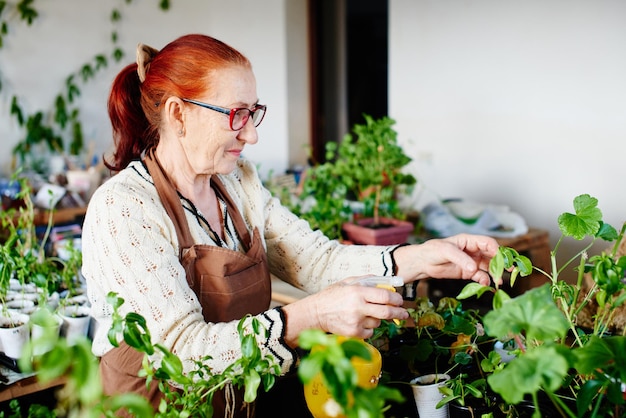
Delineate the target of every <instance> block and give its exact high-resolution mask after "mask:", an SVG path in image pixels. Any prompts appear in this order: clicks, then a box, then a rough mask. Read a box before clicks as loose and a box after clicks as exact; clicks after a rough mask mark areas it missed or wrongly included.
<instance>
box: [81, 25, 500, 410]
mask: <svg viewBox="0 0 626 418" xmlns="http://www.w3.org/2000/svg"><path fill="white" fill-rule="evenodd" d="M108 108H109V116H110V119H111V123H112V127H113V134H114V142H115V152H114V154H113V157H112V158H113V159H112V161H108V162H107V164H108V166H109V168H110V169H111V170H113V171H115V172H116V174H115V175H114V176H113V177H112V178H111V179H110V180H108V181H107V182H106V183H104V184H103V185H102V186H101V187H100V188H99V189H98V190H97V191H96V192H95V194H94V195H93V197H92V198H91V200H90V203H89V208H88V211H87V215H86V218H85V223H84V231H83V263H84V266H83V274H84V276H85V277H86V279H87V285H88V292H89V298H90V301H91V304H92V314H93V316H94V318H95V319H96V320H97V321H98V323H99V328H98V332H97V333H96V335H95V337H94V341H93V351H94V353H95V354H96V355H98V356H101V363H100V364H101V366H100V367H101V371H102V376H103V380H104V386H105V391H106V392H107V393H118V392H128V391H135V392H138V393H142V394H144V395H145V396H147V397H149V398H150V399H151V400H153V401H154V402H157V401H158V398H159V392H158V389H157V388H156V385H153V387H152V388H151V389H150V390H147V389H146V387H145V386H146V385H145V381H144V380H142V379H140V378H139V377H137V371H138V370H139V369H140V368H141V358H142V357H141V355H140V354H139V353H137V352H135V351H134V350H132V349H130V348H129V347H128V346H125V345H124V344H123V343H122V344H121V346H120V347H119V348H114V347H113V346H112V345H111V344H110V343H109V342H108V340H107V337H106V333H107V330H108V329H109V327H110V325H111V308H110V306H108V305H107V303H106V295H107V293H109V292H116V293H117V294H119V295H120V296H121V297H122V298H124V299H125V300H126V303H125V304H124V305H123V306H122V310H124V309H125V310H126V311H133V312H137V313H139V314H141V315H143V316H144V317H145V318H146V320H147V325H148V327H149V329H150V331H151V334H152V338H153V340H154V342H159V343H160V344H163V345H165V346H166V347H168V348H169V349H170V350H172V351H173V352H174V353H176V354H177V355H178V356H179V357H180V358H182V359H199V358H201V357H204V356H207V355H210V356H211V357H212V360H211V361H210V362H211V364H210V365H211V367H212V368H213V369H214V370H216V371H221V370H223V369H224V368H225V367H226V366H227V365H228V364H229V363H231V362H232V360H233V359H235V358H237V357H238V356H239V351H240V347H239V338H238V333H237V322H238V320H239V319H240V318H242V317H244V316H245V315H247V314H252V315H255V316H256V318H258V319H259V320H260V321H261V322H262V323H263V324H264V325H265V326H266V328H267V329H268V330H269V336H268V337H267V338H260V337H259V338H260V340H259V344H260V346H261V347H262V349H263V350H264V351H265V352H267V353H271V354H273V355H274V356H275V358H276V359H278V361H279V363H280V367H281V369H282V372H283V373H284V374H287V373H288V372H290V371H292V370H293V368H294V367H295V365H296V363H297V359H298V356H297V351H296V348H297V346H298V335H299V334H300V333H301V332H302V331H303V330H305V329H308V328H319V329H322V330H324V331H327V332H330V333H336V334H341V335H346V336H354V337H360V338H367V337H369V336H371V335H372V332H373V329H374V328H376V327H377V326H379V324H380V321H381V319H392V318H400V319H403V318H407V317H408V314H407V312H406V310H405V309H404V308H403V307H402V303H403V300H402V297H401V295H399V294H397V293H394V292H390V291H388V290H385V289H379V288H375V287H362V286H346V284H348V283H350V282H351V281H353V280H354V278H355V277H359V276H365V275H378V276H390V275H397V276H401V277H402V278H403V279H404V281H405V282H410V281H414V280H419V279H424V278H429V277H435V278H437V277H438V278H453V277H456V278H462V279H471V280H475V281H478V282H482V283H487V282H488V281H489V280H490V279H489V276H488V274H487V272H486V271H487V269H488V262H489V259H490V257H491V256H493V255H494V254H495V252H496V251H497V247H498V245H497V243H496V241H494V240H493V239H491V238H488V237H481V236H470V235H459V236H455V237H451V238H448V239H442V240H430V241H428V242H426V243H424V244H421V245H404V246H356V245H352V246H351V245H342V244H340V243H339V242H337V241H332V240H329V239H328V238H326V237H325V236H323V235H322V234H321V233H320V232H319V231H312V230H311V229H310V227H309V225H308V223H307V222H305V221H303V220H301V219H299V218H298V217H296V216H295V215H294V214H292V213H291V212H289V211H288V210H287V209H286V208H284V207H283V206H281V204H280V203H279V201H278V200H277V199H275V198H273V197H272V196H271V195H270V193H269V192H268V191H267V190H266V189H265V188H264V187H263V185H262V183H261V181H260V180H259V177H258V175H257V172H256V171H255V167H254V165H253V164H252V163H251V162H249V161H246V160H245V159H244V158H242V156H241V154H242V152H243V150H244V148H245V147H246V145H254V144H256V143H257V141H258V139H259V138H258V133H257V130H256V127H257V126H258V125H259V124H260V123H261V122H262V121H263V117H264V116H265V113H266V110H267V108H266V106H265V105H264V104H262V103H261V102H260V101H259V98H258V97H257V92H256V81H255V77H254V74H253V72H252V68H251V65H250V62H249V61H248V60H247V59H246V58H245V57H244V56H243V55H242V54H241V53H239V52H238V51H236V50H235V49H233V48H232V47H230V46H228V45H226V44H224V43H222V42H220V41H218V40H216V39H214V38H211V37H209V36H204V35H187V36H183V37H181V38H178V39H176V40H174V41H173V42H171V43H170V44H168V45H167V46H165V47H164V48H163V49H162V50H160V51H157V50H155V49H152V48H150V47H147V46H145V45H140V46H139V47H138V53H137V63H133V64H131V65H128V66H127V67H126V68H124V69H123V70H122V71H121V72H120V74H119V75H118V76H117V77H116V79H115V80H114V82H113V85H112V88H111V93H110V97H109V105H108ZM270 273H272V274H274V275H275V276H276V277H278V278H280V279H282V280H284V281H286V282H288V283H290V284H292V285H294V286H296V287H298V288H300V289H303V290H305V291H306V292H308V293H309V294H310V296H308V297H306V298H303V299H301V300H299V301H297V302H294V303H291V304H289V305H286V306H283V307H278V308H274V309H270V295H271V286H270ZM122 313H125V312H122ZM188 363H189V367H191V363H192V362H188ZM155 405H156V403H155ZM217 408H218V410H216V416H219V415H220V414H223V410H222V411H220V410H219V409H220V407H219V406H218V407H217ZM248 412H249V411H248Z"/></svg>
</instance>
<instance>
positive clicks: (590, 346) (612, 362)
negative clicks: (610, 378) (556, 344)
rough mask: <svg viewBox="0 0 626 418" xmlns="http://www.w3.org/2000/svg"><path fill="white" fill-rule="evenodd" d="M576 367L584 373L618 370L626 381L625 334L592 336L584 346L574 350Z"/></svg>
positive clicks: (621, 377)
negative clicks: (601, 336) (602, 336)
mask: <svg viewBox="0 0 626 418" xmlns="http://www.w3.org/2000/svg"><path fill="white" fill-rule="evenodd" d="M573 353H574V356H575V359H576V360H575V367H576V369H577V370H578V371H579V372H580V373H582V374H593V373H596V372H597V371H598V370H604V371H605V372H609V371H611V370H614V371H616V373H617V375H619V376H620V379H622V380H623V381H626V338H625V337H623V336H614V337H604V338H600V337H598V336H595V335H594V336H592V337H591V338H590V340H589V341H588V342H587V344H585V345H584V346H583V347H579V348H577V349H575V350H574V351H573Z"/></svg>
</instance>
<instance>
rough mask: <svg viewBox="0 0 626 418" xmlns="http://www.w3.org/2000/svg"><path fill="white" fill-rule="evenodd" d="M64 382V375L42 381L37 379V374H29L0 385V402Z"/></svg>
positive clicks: (57, 385) (60, 384)
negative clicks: (10, 382)
mask: <svg viewBox="0 0 626 418" xmlns="http://www.w3.org/2000/svg"><path fill="white" fill-rule="evenodd" d="M64 383H65V378H64V377H61V378H58V379H53V380H51V381H49V382H45V383H42V382H39V381H38V380H37V376H30V377H27V378H26V379H22V380H18V381H17V382H15V383H12V384H10V385H7V386H0V402H4V401H8V400H10V399H14V398H19V397H22V396H26V395H30V394H33V393H36V392H41V391H43V390H47V389H51V388H55V387H60V386H62V385H63V384H64Z"/></svg>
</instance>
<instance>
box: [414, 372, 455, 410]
mask: <svg viewBox="0 0 626 418" xmlns="http://www.w3.org/2000/svg"><path fill="white" fill-rule="evenodd" d="M449 379H450V376H449V375H447V374H427V375H424V376H420V377H416V378H415V379H413V380H411V381H410V384H411V389H412V390H413V397H414V398H415V405H416V406H417V412H418V414H419V416H420V417H428V418H448V417H449V416H450V415H449V412H448V404H445V405H444V406H442V407H441V408H437V407H436V406H437V404H438V403H439V402H440V401H441V400H442V399H443V394H442V393H441V392H440V391H439V388H440V387H442V386H443V385H444V384H445V382H446V381H447V380H449Z"/></svg>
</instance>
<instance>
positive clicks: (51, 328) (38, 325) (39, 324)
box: [30, 309, 63, 355]
mask: <svg viewBox="0 0 626 418" xmlns="http://www.w3.org/2000/svg"><path fill="white" fill-rule="evenodd" d="M62 324H63V319H62V318H61V317H60V316H59V315H57V314H54V313H52V312H50V311H47V310H46V311H44V310H43V309H38V310H37V311H35V312H33V314H32V315H31V317H30V325H31V326H30V338H31V340H32V342H33V354H34V355H40V354H44V353H47V352H48V351H50V350H51V349H52V347H54V344H55V342H56V340H57V339H58V337H59V335H60V332H61V325H62Z"/></svg>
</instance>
